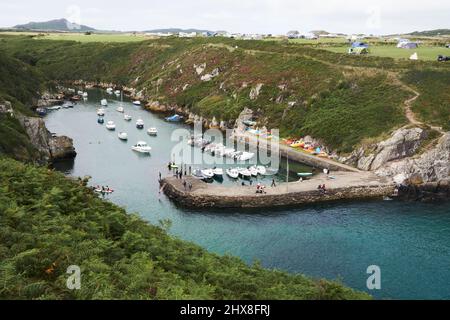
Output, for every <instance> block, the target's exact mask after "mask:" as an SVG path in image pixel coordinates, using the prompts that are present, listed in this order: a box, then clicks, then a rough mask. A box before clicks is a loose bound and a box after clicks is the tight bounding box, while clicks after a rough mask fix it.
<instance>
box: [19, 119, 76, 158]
mask: <svg viewBox="0 0 450 320" xmlns="http://www.w3.org/2000/svg"><path fill="white" fill-rule="evenodd" d="M18 120H19V122H20V123H21V125H22V127H23V128H24V129H25V132H26V133H27V135H28V137H29V139H30V143H31V144H32V145H33V146H34V147H35V148H36V150H37V151H38V153H39V157H38V160H39V162H41V163H48V162H54V161H59V160H65V159H73V158H74V157H75V156H76V152H75V148H74V146H73V141H72V139H70V138H68V137H65V136H61V137H57V136H53V135H52V134H51V133H50V132H49V131H48V130H47V127H46V126H45V122H44V120H42V119H41V118H35V117H24V116H18Z"/></svg>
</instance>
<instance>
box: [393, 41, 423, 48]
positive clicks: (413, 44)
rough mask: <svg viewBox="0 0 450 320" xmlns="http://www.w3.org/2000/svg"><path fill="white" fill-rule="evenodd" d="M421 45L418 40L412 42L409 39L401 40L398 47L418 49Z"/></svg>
mask: <svg viewBox="0 0 450 320" xmlns="http://www.w3.org/2000/svg"><path fill="white" fill-rule="evenodd" d="M418 47H419V45H418V44H417V43H416V42H411V41H409V40H400V42H399V43H398V44H397V48H400V49H417V48H418Z"/></svg>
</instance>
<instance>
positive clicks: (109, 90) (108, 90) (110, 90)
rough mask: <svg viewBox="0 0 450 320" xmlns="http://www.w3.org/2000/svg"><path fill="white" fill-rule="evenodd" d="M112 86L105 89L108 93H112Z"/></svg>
mask: <svg viewBox="0 0 450 320" xmlns="http://www.w3.org/2000/svg"><path fill="white" fill-rule="evenodd" d="M113 91H114V90H113V88H108V89H106V92H107V93H108V94H112V93H113Z"/></svg>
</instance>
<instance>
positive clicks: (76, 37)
mask: <svg viewBox="0 0 450 320" xmlns="http://www.w3.org/2000/svg"><path fill="white" fill-rule="evenodd" d="M0 35H22V36H35V39H44V40H67V41H77V42H138V41H144V40H148V39H151V38H150V37H147V36H145V35H142V34H136V35H134V34H132V33H113V34H107V33H104V34H91V35H85V34H83V33H45V34H43V33H36V32H20V33H17V32H1V33H0Z"/></svg>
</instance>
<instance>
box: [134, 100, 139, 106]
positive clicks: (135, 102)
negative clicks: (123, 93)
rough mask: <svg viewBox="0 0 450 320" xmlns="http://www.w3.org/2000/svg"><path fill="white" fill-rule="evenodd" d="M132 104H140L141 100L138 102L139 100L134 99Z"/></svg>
mask: <svg viewBox="0 0 450 320" xmlns="http://www.w3.org/2000/svg"><path fill="white" fill-rule="evenodd" d="M133 104H134V105H135V106H140V105H141V102H140V101H139V100H136V101H133Z"/></svg>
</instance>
